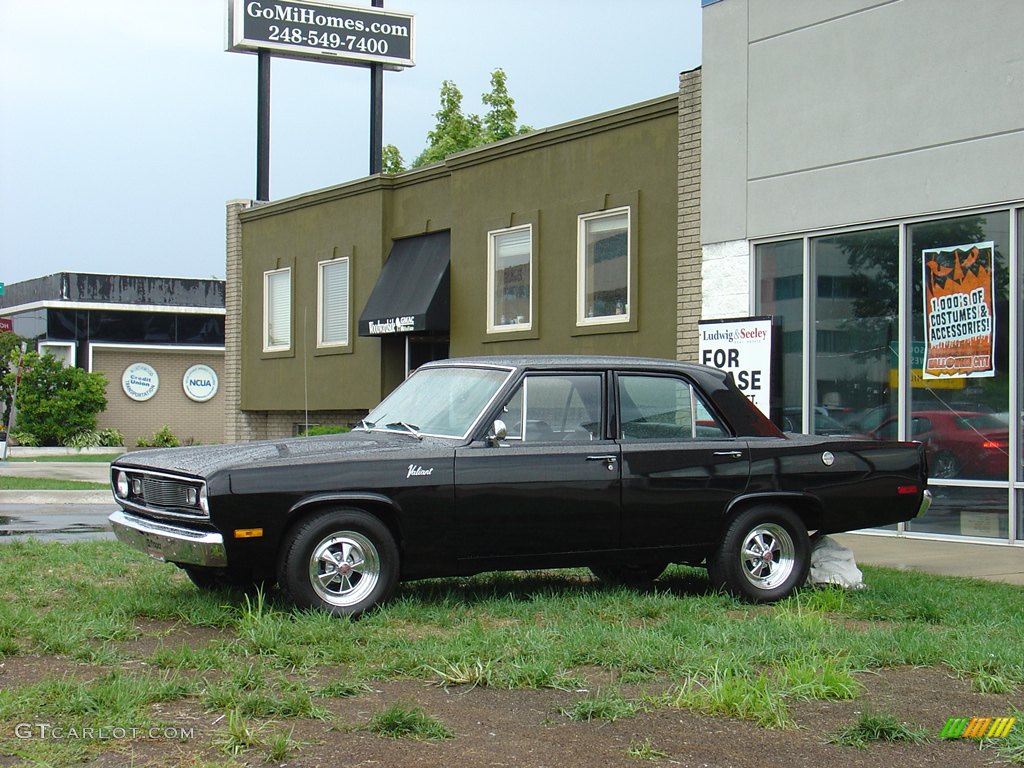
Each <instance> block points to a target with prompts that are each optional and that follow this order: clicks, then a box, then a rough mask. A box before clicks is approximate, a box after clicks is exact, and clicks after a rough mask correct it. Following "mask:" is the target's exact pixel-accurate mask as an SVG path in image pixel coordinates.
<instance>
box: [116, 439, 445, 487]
mask: <svg viewBox="0 0 1024 768" xmlns="http://www.w3.org/2000/svg"><path fill="white" fill-rule="evenodd" d="M454 445H455V442H454V441H452V440H442V439H438V438H430V437H424V438H422V439H418V438H416V437H415V436H413V435H411V434H408V433H404V432H398V431H393V432H364V431H357V432H348V433H345V434H340V435H322V436H319V437H296V438H291V439H286V440H261V441H258V442H252V443H233V444H228V445H203V446H193V447H187V448H157V449H151V450H145V451H132V452H131V453H128V454H125V455H124V456H122V457H121V458H119V459H117V460H116V461H115V462H114V463H113V465H112V466H114V467H137V468H147V469H155V470H162V471H165V472H180V473H182V474H186V475H192V476H194V477H205V478H209V477H210V476H211V475H214V474H216V473H218V472H221V471H225V470H238V469H252V468H262V467H271V466H276V465H286V464H294V463H295V462H301V463H303V464H316V463H321V462H322V463H328V462H336V461H339V460H344V459H345V458H346V457H349V458H356V457H372V456H373V455H375V454H376V455H380V456H382V457H383V456H389V457H391V456H394V455H395V454H399V455H402V454H408V455H409V456H410V457H412V456H418V455H423V454H424V453H436V451H437V450H438V449H440V448H442V447H444V446H449V447H454Z"/></svg>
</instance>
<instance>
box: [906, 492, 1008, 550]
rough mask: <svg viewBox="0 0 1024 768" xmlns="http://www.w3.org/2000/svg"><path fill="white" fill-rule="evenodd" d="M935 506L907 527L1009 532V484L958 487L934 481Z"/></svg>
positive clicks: (995, 534) (1001, 535)
mask: <svg viewBox="0 0 1024 768" xmlns="http://www.w3.org/2000/svg"><path fill="white" fill-rule="evenodd" d="M931 491H932V497H933V498H932V506H931V508H930V509H929V510H928V514H927V515H926V516H925V517H922V518H921V519H920V520H917V519H915V520H912V521H911V522H910V523H908V525H907V527H908V529H909V530H911V531H913V532H914V533H936V534H949V535H954V536H977V537H980V538H985V539H1005V538H1006V535H1007V530H1006V526H1007V521H1008V519H1009V516H1008V515H1007V514H1006V489H1005V488H956V487H952V486H948V485H932V486H931Z"/></svg>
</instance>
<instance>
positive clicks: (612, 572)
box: [590, 562, 668, 588]
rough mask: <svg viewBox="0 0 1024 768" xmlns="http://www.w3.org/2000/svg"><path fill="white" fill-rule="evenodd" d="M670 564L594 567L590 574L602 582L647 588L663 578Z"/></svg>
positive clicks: (591, 568) (591, 567)
mask: <svg viewBox="0 0 1024 768" xmlns="http://www.w3.org/2000/svg"><path fill="white" fill-rule="evenodd" d="M667 567H668V563H662V562H658V563H646V564H642V565H640V564H628V565H592V566H590V572H591V573H592V574H594V575H595V576H596V577H597V578H599V579H600V580H601V581H604V582H607V583H609V584H616V585H622V586H626V587H634V588H638V587H646V586H648V585H650V583H651V582H652V581H654V580H655V579H656V578H658V577H659V576H661V574H663V573H664V572H665V569H666V568H667Z"/></svg>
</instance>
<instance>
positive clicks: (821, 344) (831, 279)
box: [811, 227, 899, 434]
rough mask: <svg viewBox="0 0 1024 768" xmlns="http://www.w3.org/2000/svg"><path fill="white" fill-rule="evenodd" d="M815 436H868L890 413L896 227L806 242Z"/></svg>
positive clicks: (893, 410)
mask: <svg viewBox="0 0 1024 768" xmlns="http://www.w3.org/2000/svg"><path fill="white" fill-rule="evenodd" d="M811 264H812V265H813V268H814V287H815V296H814V315H813V316H814V321H815V335H814V350H815V351H814V367H813V371H814V376H813V387H814V391H813V392H812V402H813V403H814V408H815V417H814V419H813V420H812V421H811V426H812V431H814V432H815V433H817V434H869V433H872V432H875V431H876V430H878V429H880V428H884V426H885V425H886V423H887V422H889V421H890V420H893V419H895V418H896V415H897V403H898V394H899V388H898V363H897V353H898V349H899V335H898V333H899V330H898V329H899V229H898V228H897V227H886V228H884V229H873V230H867V231H863V232H850V233H846V234H841V235H832V236H829V237H819V238H814V239H812V240H811Z"/></svg>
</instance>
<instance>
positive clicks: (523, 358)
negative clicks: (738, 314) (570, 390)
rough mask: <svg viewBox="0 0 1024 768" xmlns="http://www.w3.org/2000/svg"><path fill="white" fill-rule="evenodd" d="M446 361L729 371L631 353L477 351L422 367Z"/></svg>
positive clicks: (696, 372) (697, 372)
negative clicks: (489, 353) (469, 354)
mask: <svg viewBox="0 0 1024 768" xmlns="http://www.w3.org/2000/svg"><path fill="white" fill-rule="evenodd" d="M449 365H486V366H499V367H504V368H520V369H525V368H530V369H538V370H544V369H557V368H591V369H593V368H600V369H616V370H650V369H652V368H655V369H659V370H674V371H679V372H682V373H689V374H691V375H698V376H711V377H712V378H714V379H718V380H720V381H724V380H725V378H726V376H727V375H728V374H727V373H726V372H725V371H721V370H719V369H718V368H711V367H709V366H706V365H698V364H697V363H688V362H683V361H681V360H668V359H665V358H658V357H631V356H627V355H622V356H614V355H479V356H475V357H453V358H449V359H447V360H435V361H433V362H430V363H425V364H424V365H423V366H422V367H423V368H434V367H444V366H449Z"/></svg>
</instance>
